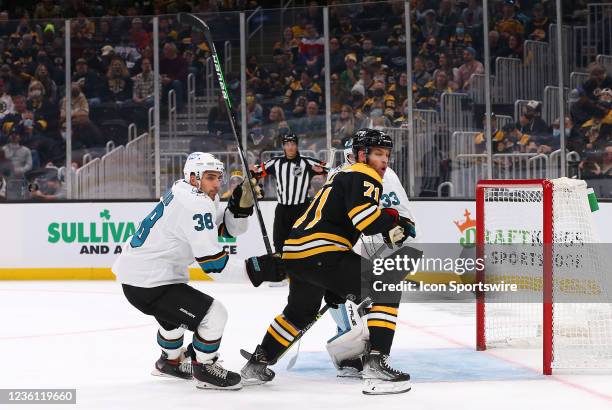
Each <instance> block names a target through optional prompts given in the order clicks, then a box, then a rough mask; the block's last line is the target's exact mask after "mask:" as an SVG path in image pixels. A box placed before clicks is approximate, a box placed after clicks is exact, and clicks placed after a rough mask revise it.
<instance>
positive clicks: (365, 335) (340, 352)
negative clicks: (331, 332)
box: [326, 301, 369, 368]
mask: <svg viewBox="0 0 612 410" xmlns="http://www.w3.org/2000/svg"><path fill="white" fill-rule="evenodd" d="M332 317H333V318H334V320H335V321H336V324H337V325H338V329H339V332H338V334H337V335H336V336H334V337H332V338H331V339H329V340H328V341H327V345H326V348H327V352H328V353H329V355H330V357H331V359H332V362H333V363H334V366H336V368H340V363H341V362H342V361H343V360H347V359H355V358H357V357H360V356H361V355H363V354H364V353H365V352H366V349H367V344H368V340H369V332H368V327H367V326H366V324H365V323H364V321H363V318H362V317H361V316H360V315H359V313H358V311H357V305H356V304H355V303H353V302H351V301H346V303H345V304H344V305H341V306H339V308H338V309H337V312H336V313H334V314H332ZM336 318H338V320H337V319H336Z"/></svg>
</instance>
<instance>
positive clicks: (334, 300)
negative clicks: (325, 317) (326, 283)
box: [323, 290, 346, 309]
mask: <svg viewBox="0 0 612 410" xmlns="http://www.w3.org/2000/svg"><path fill="white" fill-rule="evenodd" d="M323 299H325V303H327V304H328V305H329V306H330V307H331V308H332V309H337V308H338V305H342V304H344V302H346V299H345V298H343V297H342V296H338V295H336V294H335V293H333V292H331V291H329V290H326V291H325V296H323Z"/></svg>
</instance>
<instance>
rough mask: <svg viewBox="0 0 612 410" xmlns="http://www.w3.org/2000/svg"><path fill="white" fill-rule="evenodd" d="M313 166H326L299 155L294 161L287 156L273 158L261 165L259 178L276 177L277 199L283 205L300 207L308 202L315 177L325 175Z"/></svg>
mask: <svg viewBox="0 0 612 410" xmlns="http://www.w3.org/2000/svg"><path fill="white" fill-rule="evenodd" d="M313 165H320V166H324V165H325V164H324V163H323V162H321V161H319V160H318V159H315V158H311V157H306V156H302V155H300V154H299V153H298V154H297V155H296V157H295V158H293V159H288V158H287V157H286V156H284V155H283V156H277V157H272V158H271V159H269V160H268V161H266V162H264V163H262V164H261V165H259V167H258V169H257V171H258V174H259V176H261V177H265V176H266V175H274V176H276V197H277V199H278V203H279V204H282V205H300V204H303V203H304V202H306V198H307V196H308V189H309V188H310V180H311V178H312V177H313V176H315V175H319V174H324V173H325V171H322V172H316V171H315V170H314V169H312V166H313Z"/></svg>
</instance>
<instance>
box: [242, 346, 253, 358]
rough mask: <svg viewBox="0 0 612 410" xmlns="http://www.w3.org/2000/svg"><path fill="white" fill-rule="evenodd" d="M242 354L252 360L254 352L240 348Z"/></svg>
mask: <svg viewBox="0 0 612 410" xmlns="http://www.w3.org/2000/svg"><path fill="white" fill-rule="evenodd" d="M240 356H242V357H244V358H245V359H247V360H251V357H253V353H249V352H247V351H246V350H244V349H240Z"/></svg>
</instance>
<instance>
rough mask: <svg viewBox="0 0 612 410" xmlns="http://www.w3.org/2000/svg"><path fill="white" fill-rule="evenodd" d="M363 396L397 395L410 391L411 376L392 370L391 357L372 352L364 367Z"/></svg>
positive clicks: (367, 357)
mask: <svg viewBox="0 0 612 410" xmlns="http://www.w3.org/2000/svg"><path fill="white" fill-rule="evenodd" d="M362 378H363V388H362V392H363V394H397V393H405V392H407V391H410V389H411V386H410V375H409V374H408V373H403V372H401V371H399V370H396V369H394V368H392V367H391V366H390V365H389V356H388V355H386V354H382V353H378V352H371V353H370V354H369V355H367V356H366V358H365V361H364V365H363V374H362Z"/></svg>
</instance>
